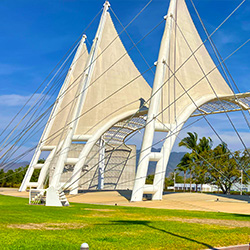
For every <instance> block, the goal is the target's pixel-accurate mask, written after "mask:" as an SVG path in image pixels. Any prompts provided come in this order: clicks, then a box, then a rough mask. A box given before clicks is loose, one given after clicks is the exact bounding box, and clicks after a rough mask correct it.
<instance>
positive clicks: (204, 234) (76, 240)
mask: <svg viewBox="0 0 250 250" xmlns="http://www.w3.org/2000/svg"><path fill="white" fill-rule="evenodd" d="M249 225H250V216H248V215H238V214H227V213H214V212H197V211H184V210H164V209H148V208H132V207H120V206H100V205H88V204H76V203H74V204H71V206H70V207H61V208H58V207H45V206H34V205H33V206H31V205H28V200H27V199H23V198H16V197H10V196H3V195H0V249H51V250H52V249H80V245H81V243H83V242H87V243H88V244H89V246H90V249H207V248H212V247H219V246H228V245H236V244H247V243H248V242H249V241H250V238H249V234H250V229H249Z"/></svg>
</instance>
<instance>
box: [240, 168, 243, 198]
mask: <svg viewBox="0 0 250 250" xmlns="http://www.w3.org/2000/svg"><path fill="white" fill-rule="evenodd" d="M240 174H241V177H240V195H242V184H243V170H242V169H241V170H240Z"/></svg>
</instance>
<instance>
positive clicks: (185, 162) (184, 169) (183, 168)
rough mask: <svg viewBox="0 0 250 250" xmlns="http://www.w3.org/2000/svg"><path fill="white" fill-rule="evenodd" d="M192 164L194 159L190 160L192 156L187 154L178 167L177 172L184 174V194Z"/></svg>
mask: <svg viewBox="0 0 250 250" xmlns="http://www.w3.org/2000/svg"><path fill="white" fill-rule="evenodd" d="M191 162H192V159H191V158H190V154H189V153H186V154H185V155H183V157H182V158H181V161H180V163H179V164H178V165H177V170H178V171H180V172H184V192H185V190H186V174H187V171H188V170H189V169H190V167H191Z"/></svg>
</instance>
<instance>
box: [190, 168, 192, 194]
mask: <svg viewBox="0 0 250 250" xmlns="http://www.w3.org/2000/svg"><path fill="white" fill-rule="evenodd" d="M191 192H192V171H191V170H190V193H191Z"/></svg>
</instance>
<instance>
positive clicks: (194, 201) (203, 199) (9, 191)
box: [0, 188, 250, 215]
mask: <svg viewBox="0 0 250 250" xmlns="http://www.w3.org/2000/svg"><path fill="white" fill-rule="evenodd" d="M0 194H3V195H10V196H16V197H23V198H28V197H29V193H28V192H18V189H15V188H0ZM130 195H131V191H89V192H86V193H80V194H77V195H67V198H68V200H69V202H76V203H91V204H100V205H118V206H131V207H148V208H160V209H182V210H197V211H211V212H226V213H237V214H249V215H250V199H249V197H245V199H239V198H237V196H233V195H231V196H227V197H225V196H221V195H216V194H203V193H188V192H187V193H167V194H164V195H163V200H161V201H141V202H129V198H130ZM246 198H247V199H246Z"/></svg>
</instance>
